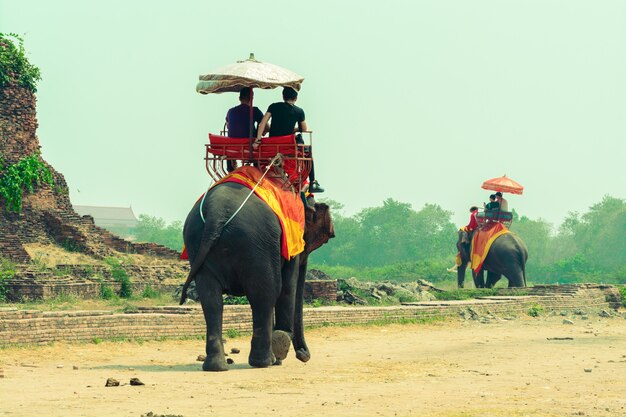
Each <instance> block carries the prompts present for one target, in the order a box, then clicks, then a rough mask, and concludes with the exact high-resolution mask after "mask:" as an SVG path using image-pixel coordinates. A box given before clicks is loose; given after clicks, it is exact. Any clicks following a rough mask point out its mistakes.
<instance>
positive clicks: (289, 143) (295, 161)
mask: <svg viewBox="0 0 626 417" xmlns="http://www.w3.org/2000/svg"><path fill="white" fill-rule="evenodd" d="M221 133H225V132H221ZM304 134H305V135H306V137H307V139H308V141H306V140H304V139H303V140H302V142H304V143H297V142H296V138H295V135H287V136H275V137H266V138H262V140H261V144H260V145H258V146H252V144H251V141H250V139H248V138H230V137H227V136H225V135H224V134H222V135H213V134H209V143H207V144H206V145H205V158H204V160H205V164H206V170H207V172H208V173H209V175H210V176H211V178H212V179H213V181H215V182H217V181H219V180H221V179H222V178H224V177H225V176H226V175H228V174H229V168H230V169H233V168H235V167H236V166H241V165H252V166H255V167H257V168H259V169H260V170H264V169H265V168H266V167H267V166H268V165H269V164H270V161H271V160H272V159H273V158H274V157H275V156H276V155H279V154H280V158H279V162H278V163H275V164H274V166H272V168H271V169H270V171H269V172H268V177H270V178H272V179H274V180H277V181H278V182H279V183H280V184H281V185H282V187H283V188H284V189H287V190H294V191H297V192H300V191H302V190H303V189H304V188H305V184H306V180H307V178H308V176H309V172H310V171H311V168H312V164H313V146H312V142H313V135H312V132H304ZM298 142H300V141H298ZM307 142H308V143H307Z"/></svg>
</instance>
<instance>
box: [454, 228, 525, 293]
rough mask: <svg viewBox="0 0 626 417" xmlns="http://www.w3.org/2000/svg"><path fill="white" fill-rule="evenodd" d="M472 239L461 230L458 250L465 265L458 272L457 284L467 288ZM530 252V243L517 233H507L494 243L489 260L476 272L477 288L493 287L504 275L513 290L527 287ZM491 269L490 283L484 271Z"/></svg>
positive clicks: (474, 274)
mask: <svg viewBox="0 0 626 417" xmlns="http://www.w3.org/2000/svg"><path fill="white" fill-rule="evenodd" d="M470 244H471V239H470V238H469V236H468V233H467V232H466V231H464V230H462V229H461V230H459V238H458V241H457V243H456V247H457V249H458V250H459V253H460V255H461V265H460V266H459V267H458V269H457V284H458V287H459V288H463V283H464V281H465V269H466V268H467V264H468V262H469V261H470V253H469V252H470ZM527 260H528V249H527V248H526V244H525V243H524V242H523V241H522V239H520V238H519V236H517V235H516V234H514V233H506V234H503V235H501V236H499V237H498V238H496V240H495V241H494V242H493V244H492V245H491V248H490V249H489V253H488V254H487V257H486V258H485V261H484V263H483V266H482V268H481V270H480V271H479V272H478V273H476V272H474V271H473V270H472V276H473V278H474V285H475V286H476V288H493V287H494V286H495V285H496V283H497V282H498V281H499V280H500V278H501V277H502V275H504V276H505V277H506V278H507V279H508V280H509V288H512V287H525V286H526V261H527ZM485 270H487V282H485V278H484V272H485Z"/></svg>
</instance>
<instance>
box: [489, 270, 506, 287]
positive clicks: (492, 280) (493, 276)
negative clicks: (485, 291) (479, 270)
mask: <svg viewBox="0 0 626 417" xmlns="http://www.w3.org/2000/svg"><path fill="white" fill-rule="evenodd" d="M500 278H502V274H497V273H495V272H491V271H487V283H486V284H485V286H486V287H487V288H493V287H495V285H496V284H497V283H498V281H500Z"/></svg>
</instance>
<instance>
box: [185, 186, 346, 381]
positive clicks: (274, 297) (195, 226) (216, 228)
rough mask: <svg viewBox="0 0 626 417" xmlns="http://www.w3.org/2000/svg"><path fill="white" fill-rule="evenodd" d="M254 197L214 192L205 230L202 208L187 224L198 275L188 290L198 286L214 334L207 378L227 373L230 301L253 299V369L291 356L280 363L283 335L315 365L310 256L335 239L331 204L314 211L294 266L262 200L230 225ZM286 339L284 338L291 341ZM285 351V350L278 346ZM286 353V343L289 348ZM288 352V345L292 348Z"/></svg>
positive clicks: (229, 189) (237, 191)
mask: <svg viewBox="0 0 626 417" xmlns="http://www.w3.org/2000/svg"><path fill="white" fill-rule="evenodd" d="M249 194H250V190H249V189H248V188H246V187H244V186H242V185H239V184H235V183H223V184H220V185H218V186H216V187H213V188H212V189H211V190H210V191H209V192H208V193H207V196H206V198H205V201H204V204H203V206H202V208H203V215H204V217H205V220H206V223H203V221H202V219H201V217H200V213H199V207H200V204H201V203H200V202H198V203H196V205H195V206H194V207H193V209H192V210H191V212H190V213H189V215H188V216H187V220H186V221H185V226H184V230H183V236H184V240H185V246H186V248H187V251H188V253H189V260H190V263H191V271H190V273H189V277H188V279H187V282H186V283H185V286H184V289H183V294H182V296H181V304H182V303H183V302H184V299H185V297H186V291H187V286H188V285H189V283H190V282H191V280H193V279H195V281H196V289H197V292H198V295H199V297H200V303H201V304H202V310H203V312H204V318H205V321H206V326H207V333H206V360H205V362H204V364H203V366H202V369H204V370H205V371H225V370H227V369H228V368H227V365H226V360H225V355H224V346H223V344H222V312H223V308H224V306H223V300H222V294H224V293H226V294H231V295H237V296H241V295H246V296H247V297H248V301H249V302H250V307H251V309H252V322H253V334H252V343H251V350H250V356H249V358H248V363H249V364H250V365H251V366H255V367H266V366H269V365H272V364H273V363H277V362H278V361H280V360H281V359H283V358H284V356H286V353H287V352H286V351H284V352H283V353H281V354H280V356H282V357H278V358H276V356H279V354H278V353H276V356H275V355H274V353H273V351H272V336H273V335H274V337H276V335H277V334H279V333H282V332H276V330H281V331H284V332H286V333H287V335H288V336H289V338H291V340H292V342H293V346H294V349H295V351H296V357H297V358H298V359H300V360H301V361H307V360H309V358H310V353H309V350H308V347H307V345H306V342H305V340H304V326H303V317H302V315H303V313H302V309H303V302H304V278H305V275H306V269H307V260H308V254H309V253H310V252H312V251H313V250H315V249H317V248H318V247H320V246H321V245H323V244H324V243H326V242H327V241H328V239H330V238H332V237H334V230H333V225H332V220H331V217H330V212H329V209H328V206H327V205H326V204H315V210H312V209H310V208H307V210H306V230H305V242H306V247H305V251H304V252H303V253H301V254H300V255H298V256H296V257H294V258H293V259H291V260H290V261H286V260H285V259H284V258H283V257H282V256H281V233H282V232H281V227H280V223H279V221H278V218H277V217H276V215H275V214H274V212H273V211H272V210H271V209H270V208H269V206H268V205H267V204H266V203H264V202H263V201H262V200H260V199H259V198H258V197H257V196H256V195H254V194H253V195H252V196H251V197H250V199H249V200H248V201H247V202H246V203H245V204H244V205H243V206H242V207H241V210H240V211H239V212H238V213H237V215H236V216H235V217H233V219H232V220H231V221H230V222H229V223H228V224H227V225H226V226H224V224H225V223H226V222H227V220H228V219H229V218H230V217H231V215H232V214H233V213H235V212H236V211H237V209H238V208H239V207H240V206H241V204H242V202H243V201H244V200H245V199H246V197H248V195H249ZM283 334H284V333H283ZM275 345H277V343H275ZM283 345H284V343H283ZM287 348H288V344H287Z"/></svg>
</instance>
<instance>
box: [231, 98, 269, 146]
mask: <svg viewBox="0 0 626 417" xmlns="http://www.w3.org/2000/svg"><path fill="white" fill-rule="evenodd" d="M239 101H240V102H241V104H240V105H238V106H235V107H233V108H231V109H230V110H228V113H226V128H227V129H228V137H230V138H249V137H250V88H249V87H244V88H242V89H241V91H240V92H239ZM261 119H263V112H262V111H261V110H260V109H259V108H258V107H256V106H255V107H253V108H252V123H253V129H252V137H256V128H257V127H258V125H259V123H260V122H261Z"/></svg>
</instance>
